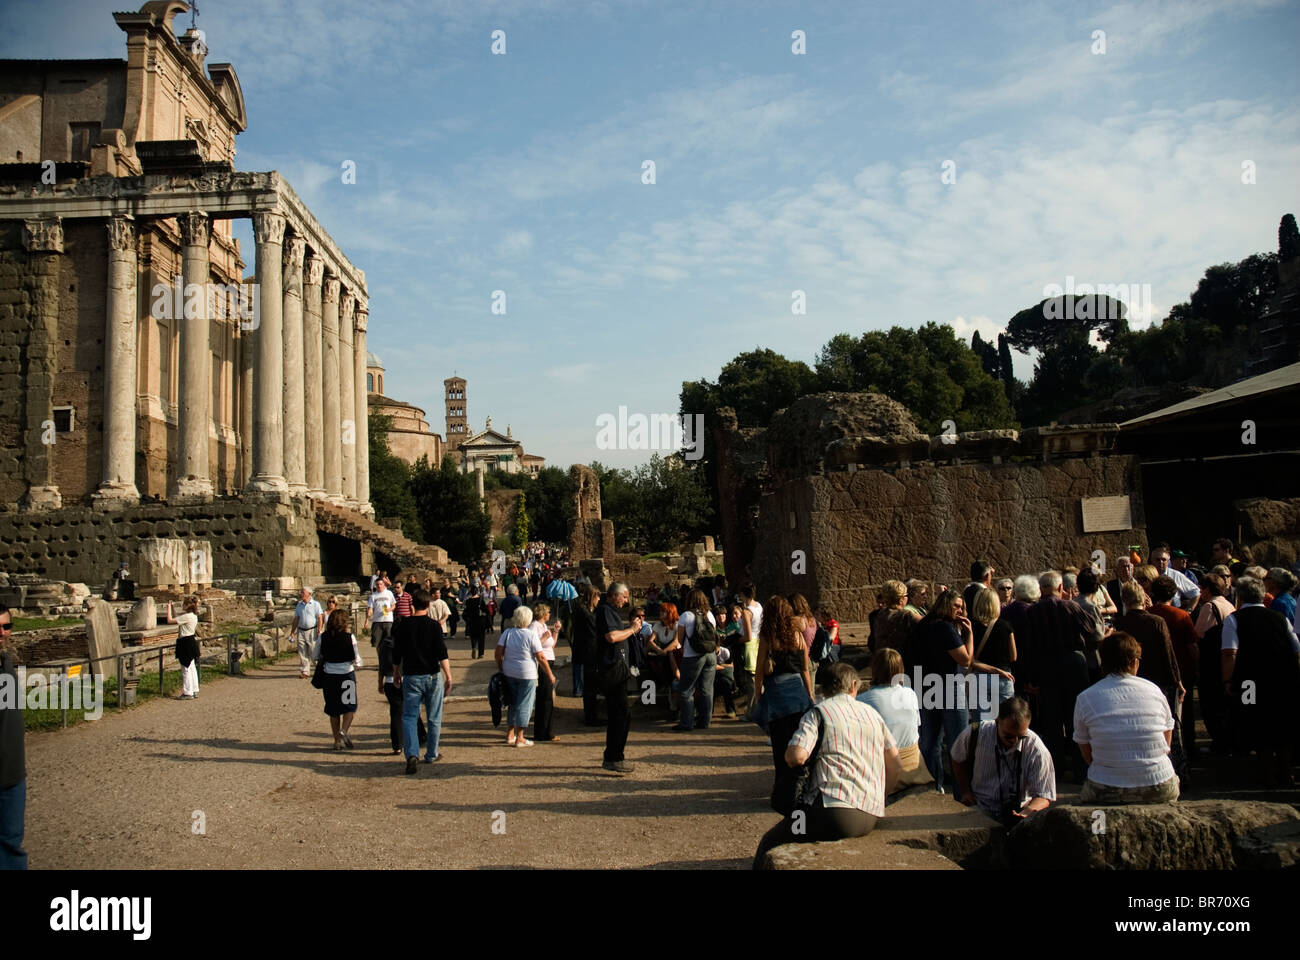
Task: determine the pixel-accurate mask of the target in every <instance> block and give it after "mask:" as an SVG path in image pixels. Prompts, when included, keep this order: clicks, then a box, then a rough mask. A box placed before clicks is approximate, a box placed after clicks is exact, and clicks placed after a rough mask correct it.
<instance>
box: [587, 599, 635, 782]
mask: <svg viewBox="0 0 1300 960" xmlns="http://www.w3.org/2000/svg"><path fill="white" fill-rule="evenodd" d="M627 601H628V589H627V584H625V583H619V582H614V583H611V584H610V585H609V590H608V591H607V592H606V594H605V599H604V601H603V602H602V603H601V604H600V605H599V606H598V607H597V608H596V640H597V646H598V653H597V654H596V668H597V671H598V673H597V678H596V685H597V686H598V687H599V688H600V691H601V692H602V693H603V694H604V695H605V713H606V716H607V717H608V720H607V726H606V728H605V758H604V761H603V762H602V763H601V766H602V767H604V769H606V770H610V771H613V772H614V773H631V772H632V769H633V767H632V765H631V764H630V763H628V762H627V761H626V760H625V759H624V756H623V754H624V750H625V749H626V748H627V734H628V731H629V730H630V729H631V728H632V714H631V712H630V711H629V710H628V706H627V681H628V677H630V676H631V668H630V664H629V662H628V651H627V641H628V639H629V638H630V637H633V636H636V635H637V634H639V633H640V632H641V627H642V626H643V625H644V621H643V620H642V619H641V618H640V617H633V618H632V623H631V625H629V626H626V627H625V626H624V625H623V617H622V615H621V614H620V613H619V609H620V608H622V607H624V606H626V604H627Z"/></svg>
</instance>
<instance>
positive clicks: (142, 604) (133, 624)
mask: <svg viewBox="0 0 1300 960" xmlns="http://www.w3.org/2000/svg"><path fill="white" fill-rule="evenodd" d="M156 626H158V605H157V603H155V602H154V598H153V597H144V598H143V599H141V600H137V601H136V602H135V605H134V606H133V607H131V612H130V613H128V614H127V615H126V630H127V632H128V633H129V632H133V631H136V630H152V629H153V628H154V627H156Z"/></svg>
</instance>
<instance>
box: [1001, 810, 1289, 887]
mask: <svg viewBox="0 0 1300 960" xmlns="http://www.w3.org/2000/svg"><path fill="white" fill-rule="evenodd" d="M1097 810H1100V811H1102V813H1103V814H1104V816H1105V821H1104V826H1105V829H1104V830H1101V831H1098V830H1097V829H1096V828H1095V826H1094V825H1095V823H1096V822H1097V821H1096V818H1095V811H1097ZM1298 826H1300V813H1297V812H1296V810H1295V809H1294V808H1292V807H1290V806H1287V805H1286V804H1282V803H1262V802H1258V801H1239V800H1192V801H1188V802H1180V803H1171V804H1151V805H1134V806H1117V807H1095V806H1060V807H1053V808H1051V809H1049V810H1046V811H1044V812H1043V813H1040V814H1036V815H1035V816H1032V817H1030V818H1029V819H1028V820H1026V821H1025V822H1024V823H1022V824H1021V825H1020V826H1018V827H1017V828H1016V829H1015V830H1014V831H1012V832H1011V833H1010V834H1009V835H1008V837H1007V847H1006V857H1007V862H1008V865H1009V866H1011V867H1012V868H1013V869H1030V870H1033V869H1055V870H1084V869H1092V870H1097V869H1110V870H1231V869H1233V868H1235V867H1238V866H1241V867H1255V868H1260V867H1267V866H1270V865H1271V866H1275V867H1280V866H1285V865H1287V864H1294V863H1295V845H1296V842H1297V840H1296V828H1297V827H1298ZM1274 841H1278V842H1280V843H1281V844H1282V847H1281V850H1280V852H1279V851H1278V850H1277V849H1276V844H1275V842H1274Z"/></svg>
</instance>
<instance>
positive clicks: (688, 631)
mask: <svg viewBox="0 0 1300 960" xmlns="http://www.w3.org/2000/svg"><path fill="white" fill-rule="evenodd" d="M687 602H688V603H689V604H691V607H692V609H690V610H687V611H685V612H684V613H683V614H682V615H681V618H680V619H678V621H677V635H676V636H674V637H673V642H672V643H670V644H668V646H667V647H665V648H664V650H665V651H672V650H676V649H677V648H678V647H681V651H682V666H681V670H680V676H679V678H678V680H677V693H678V694H679V695H680V697H681V712H680V714H679V717H678V721H677V725H676V726H674V727H673V729H674V730H679V731H682V732H683V733H684V732H686V731H688V730H692V729H694V728H695V727H697V726H698V727H699V728H700V729H701V730H706V729H708V726H709V723H710V722H711V721H712V720H713V681H714V678H715V677H716V676H717V674H718V655H717V653H716V652H715V651H709V652H708V653H704V652H703V651H701V650H696V649H695V648H694V647H693V646H692V645H691V640H692V639H693V638H694V637H695V622H696V619H697V618H698V617H699V616H700V615H701V612H703V615H704V616H706V617H707V618H708V621H709V623H711V624H713V627H714V629H715V630H716V629H717V621H715V620H714V619H713V614H712V613H709V612H707V611H708V600H707V599H706V598H705V596H704V593H703V591H700V590H693V591H691V594H690V596H689V597H688V598H687ZM697 700H698V701H699V706H700V715H699V717H698V718H697V717H696V716H695V704H696V701H697ZM697 720H698V722H697Z"/></svg>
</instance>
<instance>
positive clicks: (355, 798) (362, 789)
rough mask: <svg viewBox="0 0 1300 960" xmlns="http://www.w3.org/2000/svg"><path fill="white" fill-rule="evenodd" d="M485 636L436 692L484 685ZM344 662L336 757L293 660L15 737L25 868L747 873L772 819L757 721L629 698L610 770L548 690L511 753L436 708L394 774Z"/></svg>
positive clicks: (481, 725) (475, 714)
mask: <svg viewBox="0 0 1300 960" xmlns="http://www.w3.org/2000/svg"><path fill="white" fill-rule="evenodd" d="M495 641H496V634H490V635H489V637H488V644H489V646H488V657H487V658H485V659H484V660H481V661H476V662H471V661H470V659H469V655H468V650H467V644H466V642H465V640H464V639H463V637H462V638H458V639H457V640H456V641H454V642H453V644H452V647H453V649H452V661H453V667H454V673H455V676H456V678H457V681H458V683H457V686H458V689H456V690H453V696H454V695H455V694H457V693H464V692H469V691H472V690H473V689H474V688H476V687H477V688H480V689H481V688H482V687H483V686H485V685H486V682H487V679H488V677H489V676H490V675H491V673H492V672H493V670H494V666H493V662H492V659H491V649H492V646H491V645H492V644H494V643H495ZM564 652H565V651H563V650H561V653H564ZM362 657H363V659H364V660H365V661H366V663H367V666H366V667H365V668H364V669H363V670H362V671H361V673H360V677H359V680H360V687H361V691H360V692H361V704H360V709H359V710H358V713H357V719H356V721H355V723H354V725H353V727H352V734H353V739H354V740H355V741H356V745H357V746H356V750H354V751H352V752H349V753H335V752H333V751H332V750H330V745H331V742H332V741H331V737H330V733H329V720H328V718H327V717H326V716H325V715H324V713H323V711H322V705H323V704H322V698H321V694H320V692H319V691H317V690H315V689H313V688H312V687H311V685H310V684H309V683H308V682H307V681H305V680H300V679H298V669H297V661H296V660H286V661H283V662H281V663H280V664H278V665H276V666H273V667H269V668H267V669H263V670H258V671H250V672H249V673H248V674H247V675H245V676H242V677H237V678H231V679H223V680H221V681H219V682H216V683H211V684H207V685H206V686H205V687H204V688H203V689H202V691H201V695H200V696H199V698H198V699H197V700H193V701H179V700H158V701H153V702H150V703H146V704H143V705H141V706H138V707H135V708H133V709H130V710H127V711H125V712H124V713H122V714H120V715H119V714H117V713H115V712H114V711H113V710H112V709H109V710H108V711H106V713H105V716H104V718H103V719H101V720H99V721H97V722H95V723H87V724H79V725H78V726H76V727H74V728H71V729H68V730H66V731H54V732H50V733H34V734H29V736H28V738H27V754H28V805H27V840H26V846H27V849H28V851H29V853H30V855H31V866H32V867H33V868H34V869H39V868H68V869H87V868H106V867H127V868H135V869H144V868H150V867H212V868H240V867H272V868H275V867H305V868H340V867H342V868H347V867H355V866H364V867H428V866H435V867H443V868H466V867H530V866H550V867H561V868H562V867H691V866H699V867H705V866H708V867H748V865H749V862H750V860H751V858H752V857H753V854H754V849H755V847H756V846H757V844H758V839H759V837H760V836H761V835H762V833H763V831H764V830H766V829H767V828H768V827H770V826H771V825H772V824H773V823H775V821H776V815H775V814H773V813H771V812H770V811H769V810H768V809H767V793H768V790H769V789H770V787H771V754H770V752H769V748H768V747H767V746H766V744H765V742H764V737H763V734H762V732H761V731H760V730H759V729H758V728H757V727H755V726H753V725H752V724H747V723H743V722H738V721H729V720H725V719H722V718H720V717H719V718H718V719H716V720H715V722H714V725H713V727H712V728H711V729H709V730H708V731H704V732H698V731H697V732H694V733H691V734H677V733H672V732H669V731H668V729H667V728H668V727H669V726H670V725H671V722H672V721H671V718H670V717H669V716H668V713H667V710H666V708H664V707H662V706H660V707H657V708H656V707H645V706H641V705H639V704H638V705H635V706H634V707H633V720H632V733H631V737H630V738H629V741H628V750H627V757H628V760H629V761H630V762H632V763H634V764H635V765H636V767H637V769H636V772H635V773H634V774H633V775H632V776H629V777H618V776H616V775H613V774H609V773H606V772H605V771H603V770H601V769H600V758H601V750H602V748H603V745H604V730H603V728H599V729H595V728H587V727H583V726H582V725H581V716H582V714H581V703H580V702H579V701H578V700H575V699H573V698H572V697H569V696H567V695H566V696H561V697H560V698H559V700H558V702H557V716H556V731H557V733H558V734H559V735H560V736H561V737H562V739H561V740H560V741H559V742H557V743H549V744H540V743H539V744H537V745H536V746H534V747H532V748H528V749H524V750H518V749H514V748H508V747H506V746H504V744H503V742H502V741H503V740H504V727H503V728H501V729H499V730H498V729H494V728H493V727H492V722H491V718H490V716H489V711H488V706H487V703H486V701H485V700H460V701H453V702H451V703H449V704H448V705H447V707H446V708H445V713H444V720H443V736H442V748H441V749H442V751H443V752H444V753H445V755H446V759H445V760H442V761H440V762H438V763H436V764H432V765H428V766H425V765H421V767H420V771H419V773H418V774H416V775H415V776H411V777H408V776H405V775H404V774H403V772H402V771H403V763H402V761H401V758H400V757H393V756H392V755H391V754H390V747H389V742H388V706H387V702H386V701H385V700H384V698H383V697H382V696H380V695H379V694H378V692H377V678H376V675H375V669H374V666H375V657H374V651H373V650H372V649H370V648H369V647H368V646H365V645H364V644H363V649H362ZM571 690H572V681H571V679H570V673H569V670H568V669H565V670H562V671H561V672H560V691H561V692H562V693H563V694H568V693H569V692H570V691H571ZM195 811H202V813H203V816H204V819H205V821H206V822H205V828H206V833H204V834H201V835H200V834H197V833H195V832H194V824H195ZM494 811H504V820H503V819H502V816H501V815H500V814H494ZM503 824H504V830H505V832H504V833H500V832H499V831H500V829H501V827H502V825H503ZM494 826H495V827H496V828H497V831H498V832H495V833H494V831H493V828H494Z"/></svg>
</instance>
